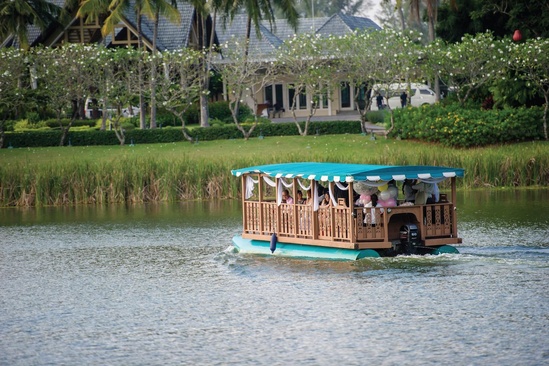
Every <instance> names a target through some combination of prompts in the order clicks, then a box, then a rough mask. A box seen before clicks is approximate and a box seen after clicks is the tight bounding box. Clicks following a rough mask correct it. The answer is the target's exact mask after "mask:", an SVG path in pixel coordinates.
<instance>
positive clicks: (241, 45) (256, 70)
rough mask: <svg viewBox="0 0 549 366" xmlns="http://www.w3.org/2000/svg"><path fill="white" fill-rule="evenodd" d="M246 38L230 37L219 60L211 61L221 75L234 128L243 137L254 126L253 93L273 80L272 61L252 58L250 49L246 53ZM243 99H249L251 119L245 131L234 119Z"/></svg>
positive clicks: (254, 94)
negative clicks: (252, 115) (252, 116)
mask: <svg viewBox="0 0 549 366" xmlns="http://www.w3.org/2000/svg"><path fill="white" fill-rule="evenodd" d="M247 42H248V41H247V40H245V39H244V40H239V39H236V38H233V39H231V40H230V41H228V42H227V43H225V44H224V45H223V46H222V49H221V54H222V57H223V59H222V60H218V61H217V62H215V63H214V67H215V69H216V70H217V72H219V74H220V75H221V77H222V79H223V82H224V84H225V88H226V96H227V98H228V101H229V109H230V110H231V114H232V116H233V121H234V123H235V125H236V128H238V130H239V131H240V132H242V134H243V135H244V138H245V139H246V140H247V139H248V138H250V136H251V134H252V132H253V131H254V129H255V128H256V127H257V123H258V119H257V117H258V116H257V113H256V111H257V105H258V104H259V103H258V102H259V101H258V100H257V95H256V94H257V92H258V91H259V90H262V89H263V88H264V87H265V86H266V85H268V84H269V83H271V82H273V80H274V74H273V71H274V68H273V63H272V62H270V61H268V60H258V59H254V58H253V56H252V55H257V54H259V53H258V52H254V50H250V53H249V54H246V52H245V51H246V50H249V48H248V47H246V43H247ZM244 99H251V100H252V101H253V104H254V105H253V111H254V122H253V123H252V126H251V127H250V128H249V129H248V130H246V128H245V126H244V125H243V124H242V123H240V121H239V120H238V111H239V109H240V106H241V104H242V103H243V102H244Z"/></svg>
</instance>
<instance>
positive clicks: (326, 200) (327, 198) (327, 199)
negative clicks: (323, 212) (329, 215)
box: [320, 192, 332, 207]
mask: <svg viewBox="0 0 549 366" xmlns="http://www.w3.org/2000/svg"><path fill="white" fill-rule="evenodd" d="M331 204H332V200H330V194H329V193H328V192H325V193H324V198H323V199H322V202H321V203H320V207H328V206H330V205H331Z"/></svg>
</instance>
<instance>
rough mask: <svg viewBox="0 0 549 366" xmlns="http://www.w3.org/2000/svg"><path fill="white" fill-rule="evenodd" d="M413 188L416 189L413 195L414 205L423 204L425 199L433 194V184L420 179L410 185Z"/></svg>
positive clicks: (425, 201)
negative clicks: (414, 195)
mask: <svg viewBox="0 0 549 366" xmlns="http://www.w3.org/2000/svg"><path fill="white" fill-rule="evenodd" d="M412 188H413V189H415V190H417V193H416V197H415V204H416V205H424V204H426V203H427V200H428V199H430V198H431V195H432V194H433V185H432V184H431V183H425V182H422V181H420V180H418V182H417V183H416V184H414V185H413V186H412Z"/></svg>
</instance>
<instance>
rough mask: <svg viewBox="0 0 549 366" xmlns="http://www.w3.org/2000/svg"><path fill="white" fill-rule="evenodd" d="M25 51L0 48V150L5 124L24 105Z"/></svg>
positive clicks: (26, 67) (2, 143) (26, 66)
mask: <svg viewBox="0 0 549 366" xmlns="http://www.w3.org/2000/svg"><path fill="white" fill-rule="evenodd" d="M25 59H26V55H25V51H23V50H21V49H18V48H0V148H2V147H3V145H4V131H5V124H6V121H7V120H8V119H9V118H13V117H14V116H15V115H16V113H17V110H18V109H19V108H20V107H21V106H22V105H23V104H24V103H25V90H26V88H24V87H23V85H24V83H23V78H24V76H25V74H26V71H27V69H28V65H27V63H26V62H25Z"/></svg>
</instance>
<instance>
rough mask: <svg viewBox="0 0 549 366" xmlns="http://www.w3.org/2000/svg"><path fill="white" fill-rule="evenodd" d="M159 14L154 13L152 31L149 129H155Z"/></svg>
mask: <svg viewBox="0 0 549 366" xmlns="http://www.w3.org/2000/svg"><path fill="white" fill-rule="evenodd" d="M159 16H160V14H158V10H157V11H156V14H155V18H154V30H153V49H152V54H153V60H152V66H151V124H150V127H151V129H153V128H156V58H155V57H154V56H156V53H157V52H158V51H157V49H156V39H157V38H158V17H159Z"/></svg>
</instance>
